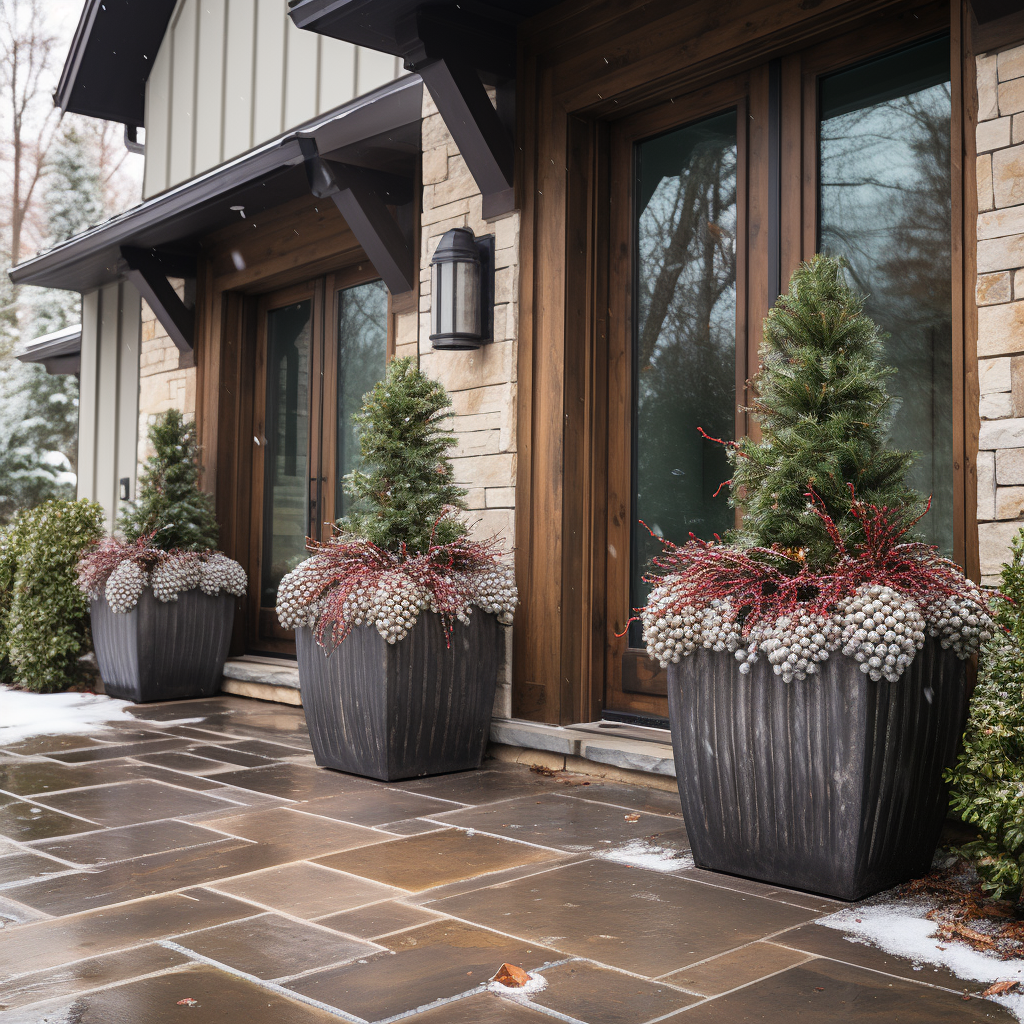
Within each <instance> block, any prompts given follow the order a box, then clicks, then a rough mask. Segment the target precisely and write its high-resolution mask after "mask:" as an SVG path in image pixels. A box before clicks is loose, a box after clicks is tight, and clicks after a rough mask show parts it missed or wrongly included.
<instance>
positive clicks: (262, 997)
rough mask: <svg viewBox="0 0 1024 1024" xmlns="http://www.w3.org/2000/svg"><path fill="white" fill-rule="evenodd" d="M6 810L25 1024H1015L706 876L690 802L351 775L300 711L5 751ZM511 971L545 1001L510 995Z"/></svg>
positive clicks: (191, 713) (485, 778) (8, 975)
mask: <svg viewBox="0 0 1024 1024" xmlns="http://www.w3.org/2000/svg"><path fill="white" fill-rule="evenodd" d="M0 791H2V792H0V837H3V838H0V924H2V930H0V974H2V977H3V980H2V983H0V1011H2V1019H3V1020H4V1021H5V1022H7V1024H22V1022H25V1024H28V1022H32V1024H35V1022H40V1024H41V1022H47V1024H71V1022H75V1024H88V1022H103V1024H111V1022H115V1021H116V1022H120V1021H124V1022H129V1024H149V1022H160V1024H163V1022H165V1021H177V1020H183V1019H188V1020H194V1021H209V1022H218V1024H231V1022H246V1024H253V1022H257V1021H273V1022H275V1024H293V1022H294V1024H299V1022H302V1024H305V1022H319V1021H325V1022H326V1021H331V1020H339V1019H340V1020H347V1021H368V1022H369V1021H372V1022H382V1021H390V1020H396V1019H404V1020H410V1021H414V1022H416V1024H461V1022H464V1024H490V1022H509V1024H518V1022H524V1024H525V1022H531V1021H536V1022H538V1024H542V1022H543V1021H545V1020H551V1019H555V1020H561V1021H570V1022H580V1021H582V1022H585V1024H643V1022H653V1021H679V1022H683V1024H711V1022H723V1024H725V1022H729V1024H734V1022H741V1021H773V1022H774V1021H778V1022H784V1024H789V1022H790V1021H794V1020H796V1021H833V1020H850V1021H879V1022H881V1021H885V1022H887V1024H888V1022H892V1021H901V1022H928V1024H940V1022H957V1024H970V1022H975V1021H1012V1020H1013V1019H1014V1018H1013V1017H1012V1016H1011V1015H1010V1014H1009V1013H1008V1012H1006V1011H1005V1010H1003V1008H1002V1007H1000V1006H998V1005H996V1004H993V1003H992V1002H990V1001H988V1000H982V999H979V998H975V996H977V994H978V993H979V992H980V990H981V988H982V987H983V986H981V985H976V984H967V985H966V986H965V983H964V982H963V981H961V980H959V979H958V978H956V977H954V976H953V975H952V974H948V973H946V972H945V971H943V970H937V969H933V968H931V967H925V968H923V969H922V968H920V967H919V966H915V965H914V964H912V963H910V962H909V961H904V960H900V959H899V958H896V957H892V956H888V955H886V954H884V953H882V952H880V951H879V950H877V949H874V948H872V947H871V946H868V945H863V944H856V943H853V942H850V941H848V940H847V939H846V938H845V937H844V936H843V934H841V933H840V932H837V931H834V930H832V929H829V928H825V927H822V926H821V925H817V924H815V923H814V921H815V919H816V918H819V917H821V916H822V915H823V914H827V913H830V912H832V911H833V910H835V909H837V908H838V907H839V904H837V903H834V902H832V901H830V900H826V899H821V898H818V897H814V896H808V895H805V894H802V893H795V892H788V891H783V890H779V889H774V888H771V887H769V886H766V885H760V884H757V883H754V882H747V881H744V880H741V879H736V878H731V877H727V876H722V875H714V874H711V873H709V872H705V871H701V870H699V869H696V868H694V867H692V862H691V861H690V860H689V859H688V857H687V845H686V835H685V831H684V829H683V825H682V819H681V817H680V814H679V802H678V799H677V798H676V797H675V796H674V795H672V794H669V793H665V792H659V791H657V790H649V789H643V788H638V787H632V786H627V785H621V784H613V783H609V782H603V781H601V780H600V779H595V778H588V777H585V776H580V775H566V774H564V773H558V774H556V775H554V776H553V777H548V776H545V775H544V774H541V773H537V772H533V771H531V770H529V769H528V768H525V767H522V766H513V765H506V764H499V763H497V762H487V763H486V764H485V766H484V768H483V769H481V770H480V771H477V772H468V773H463V774H459V775H451V776H440V777H436V778H426V779H417V780H413V781H409V782H402V783H391V784H384V783H377V782H372V781H368V780H365V779H359V778H354V777H352V776H347V775H341V774H338V773H335V772H331V771H327V770H325V769H319V768H316V767H315V766H314V764H313V759H312V756H311V755H310V753H309V743H308V739H307V734H306V727H305V722H304V719H303V715H302V710H301V708H293V707H285V706H280V705H272V704H265V703H261V702H258V701H253V700H247V699H244V698H239V697H219V698H216V699H213V700H204V701H191V702H180V703H175V704H164V705H148V706H140V707H136V708H132V709H131V710H130V717H127V716H126V719H125V721H124V722H118V723H115V724H112V725H111V726H110V727H107V728H102V729H98V730H96V731H93V732H91V733H89V735H88V736H83V735H77V736H67V735H62V736H38V737H34V738H32V739H29V740H25V741H23V742H21V743H18V744H14V745H12V746H9V747H7V748H6V749H4V750H3V751H2V752H0ZM645 854H646V858H647V859H645V856H644V855H645ZM642 863H647V864H654V865H655V867H656V868H657V869H655V867H649V866H640V865H641V864H642ZM503 962H508V963H512V964H515V965H517V966H519V967H522V968H524V969H525V970H527V971H530V972H535V973H539V974H541V975H542V976H543V978H544V979H545V981H546V982H547V985H546V988H544V989H543V991H540V992H537V993H535V994H534V995H532V996H530V997H529V998H526V997H520V999H519V1001H516V1000H515V999H512V998H505V997H503V996H499V995H496V994H493V993H492V992H489V991H487V989H486V985H487V982H488V980H489V979H490V978H491V976H492V975H493V974H494V973H495V972H496V971H497V970H498V968H499V967H500V966H501V964H502V963H503Z"/></svg>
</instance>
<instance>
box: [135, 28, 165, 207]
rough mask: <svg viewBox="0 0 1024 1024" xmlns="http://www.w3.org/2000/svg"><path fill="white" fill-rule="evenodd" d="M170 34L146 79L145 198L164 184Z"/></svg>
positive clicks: (162, 187) (143, 189)
mask: <svg viewBox="0 0 1024 1024" xmlns="http://www.w3.org/2000/svg"><path fill="white" fill-rule="evenodd" d="M169 39H170V36H169V35H168V36H167V37H166V38H165V42H164V45H163V46H161V47H160V52H159V53H158V54H157V55H156V60H155V61H154V63H153V70H152V72H151V73H150V76H149V81H148V82H147V83H146V173H145V177H144V180H143V188H142V194H143V196H144V197H145V198H147V199H148V198H149V197H150V196H152V195H156V193H157V192H162V191H163V190H164V189H165V188H166V187H167V153H168V149H169V146H168V141H169V140H168V133H169V132H170V129H171V46H170V43H169Z"/></svg>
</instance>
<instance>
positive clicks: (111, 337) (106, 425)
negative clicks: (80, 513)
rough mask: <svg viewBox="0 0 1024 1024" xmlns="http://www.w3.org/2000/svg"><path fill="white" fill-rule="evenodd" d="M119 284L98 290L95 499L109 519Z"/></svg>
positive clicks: (113, 494)
mask: <svg viewBox="0 0 1024 1024" xmlns="http://www.w3.org/2000/svg"><path fill="white" fill-rule="evenodd" d="M120 291H121V286H120V285H119V284H109V285H107V286H106V287H105V288H103V289H102V290H101V292H100V329H99V367H98V373H97V387H96V470H95V474H94V477H95V483H94V494H93V498H94V500H96V501H98V502H99V503H100V504H101V505H102V506H103V507H104V508H105V509H107V513H108V520H109V519H111V518H112V517H113V515H114V510H115V509H116V508H117V481H116V477H115V474H116V473H117V396H118V392H119V388H118V358H117V357H118V348H119V346H118V334H119V328H120V320H121V317H120V308H119V307H120Z"/></svg>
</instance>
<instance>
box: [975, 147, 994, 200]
mask: <svg viewBox="0 0 1024 1024" xmlns="http://www.w3.org/2000/svg"><path fill="white" fill-rule="evenodd" d="M977 162H978V174H977V180H978V210H979V211H981V210H991V209H992V208H993V207H994V206H995V198H994V196H993V193H992V155H991V154H990V153H983V154H982V155H981V156H979V157H978V158H977Z"/></svg>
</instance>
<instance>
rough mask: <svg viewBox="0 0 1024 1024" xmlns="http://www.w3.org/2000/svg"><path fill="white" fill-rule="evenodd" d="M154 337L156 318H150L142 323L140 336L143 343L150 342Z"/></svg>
mask: <svg viewBox="0 0 1024 1024" xmlns="http://www.w3.org/2000/svg"><path fill="white" fill-rule="evenodd" d="M155 337H156V318H155V317H150V319H148V320H143V321H142V334H141V338H142V341H143V343H145V342H147V341H152V340H153V339H154V338H155Z"/></svg>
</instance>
